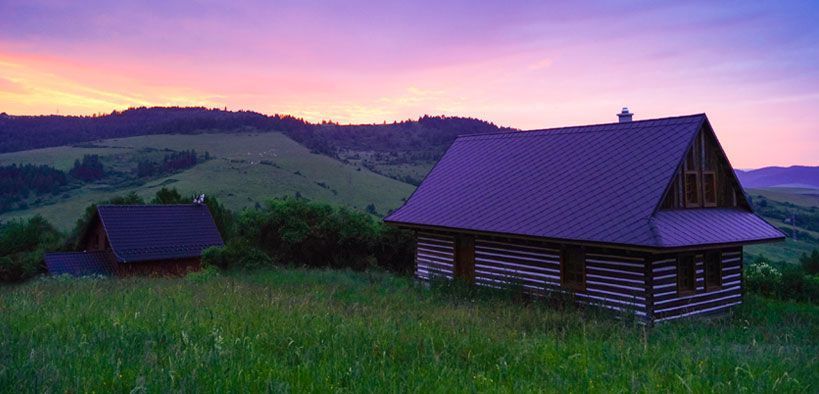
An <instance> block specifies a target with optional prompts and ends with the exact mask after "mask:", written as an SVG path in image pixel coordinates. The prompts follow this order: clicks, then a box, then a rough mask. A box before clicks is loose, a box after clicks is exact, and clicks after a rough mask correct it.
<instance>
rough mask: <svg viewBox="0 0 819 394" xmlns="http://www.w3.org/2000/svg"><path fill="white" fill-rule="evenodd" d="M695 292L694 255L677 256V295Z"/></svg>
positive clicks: (695, 270)
mask: <svg viewBox="0 0 819 394" xmlns="http://www.w3.org/2000/svg"><path fill="white" fill-rule="evenodd" d="M696 290H697V266H696V258H695V257H694V255H691V254H685V255H681V256H677V294H679V295H687V294H691V293H694V292H695V291H696Z"/></svg>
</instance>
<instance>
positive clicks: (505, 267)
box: [415, 232, 647, 318]
mask: <svg viewBox="0 0 819 394" xmlns="http://www.w3.org/2000/svg"><path fill="white" fill-rule="evenodd" d="M454 244H455V234H452V233H436V232H418V233H417V249H416V271H415V276H416V277H417V278H418V279H421V280H429V279H430V278H432V277H435V276H437V277H442V278H447V279H452V278H453V277H454V267H455V264H454V260H455V252H454ZM585 251H586V254H585V256H586V259H585V265H586V275H585V276H586V286H585V289H584V290H575V291H573V292H574V296H575V297H576V299H577V300H578V301H579V302H581V303H586V304H594V305H599V306H602V307H605V308H608V309H613V310H616V311H622V312H628V313H632V312H633V313H634V314H636V315H637V316H639V317H643V318H645V317H646V316H647V306H646V305H647V302H646V294H647V292H646V289H647V288H646V281H645V276H644V275H645V271H646V270H645V267H646V256H635V255H628V253H619V252H617V251H613V250H603V249H594V248H586V249H585ZM560 253H561V246H560V245H557V244H550V243H545V242H539V241H525V240H519V239H507V238H499V237H492V236H483V235H477V236H475V276H474V281H475V283H476V284H478V285H482V286H488V287H496V288H509V287H514V288H522V289H523V290H524V291H526V292H527V293H530V294H535V295H545V294H547V293H549V292H552V291H560V290H566V289H565V288H564V287H562V286H561V284H560Z"/></svg>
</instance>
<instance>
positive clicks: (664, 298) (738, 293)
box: [651, 248, 743, 322]
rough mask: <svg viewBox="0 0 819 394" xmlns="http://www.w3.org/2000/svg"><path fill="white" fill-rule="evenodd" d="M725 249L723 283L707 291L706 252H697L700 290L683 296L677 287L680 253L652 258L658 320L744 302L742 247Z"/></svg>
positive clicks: (722, 258) (656, 317) (697, 286)
mask: <svg viewBox="0 0 819 394" xmlns="http://www.w3.org/2000/svg"><path fill="white" fill-rule="evenodd" d="M703 252H704V251H703ZM721 252H722V256H721V261H722V286H721V287H720V288H719V289H713V290H709V291H706V290H705V270H704V263H703V256H704V254H703V253H702V252H699V253H695V264H696V271H695V272H696V276H695V277H696V290H695V292H694V293H693V294H686V295H680V294H679V292H678V289H677V256H676V255H665V256H656V257H654V258H653V259H652V262H651V284H652V286H651V288H652V294H651V299H652V301H653V302H652V303H653V318H654V320H655V321H657V322H660V321H664V320H671V319H676V318H680V317H684V316H690V315H695V314H701V313H710V312H717V311H721V310H724V309H726V308H729V307H732V306H735V305H739V304H741V303H742V286H743V281H742V248H732V249H725V250H722V251H721Z"/></svg>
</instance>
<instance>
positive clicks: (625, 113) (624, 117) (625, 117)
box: [617, 107, 634, 123]
mask: <svg viewBox="0 0 819 394" xmlns="http://www.w3.org/2000/svg"><path fill="white" fill-rule="evenodd" d="M632 116H634V114H633V113H631V112H629V110H628V107H623V110H622V111H621V112H620V113H619V114H617V119H618V120H619V121H620V123H623V122H631V117H632Z"/></svg>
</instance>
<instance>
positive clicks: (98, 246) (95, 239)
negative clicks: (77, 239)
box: [83, 218, 111, 251]
mask: <svg viewBox="0 0 819 394" xmlns="http://www.w3.org/2000/svg"><path fill="white" fill-rule="evenodd" d="M83 247H84V248H85V250H87V251H96V250H110V249H111V246H110V245H109V243H108V234H106V233H105V227H103V226H102V222H100V220H99V218H95V219H94V222H93V223H92V224H91V229H90V230H88V232H87V233H86V236H85V242H84V243H83Z"/></svg>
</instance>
